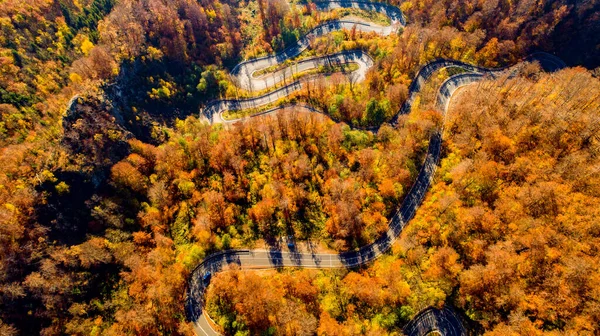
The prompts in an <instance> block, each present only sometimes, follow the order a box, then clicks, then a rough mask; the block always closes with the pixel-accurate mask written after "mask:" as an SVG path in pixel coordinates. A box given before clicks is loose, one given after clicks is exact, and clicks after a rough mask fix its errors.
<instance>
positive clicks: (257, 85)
mask: <svg viewBox="0 0 600 336" xmlns="http://www.w3.org/2000/svg"><path fill="white" fill-rule="evenodd" d="M314 4H315V6H316V9H317V10H318V11H330V10H333V9H336V8H357V9H363V10H369V11H375V12H379V13H382V14H384V15H386V16H387V17H388V18H389V19H390V25H388V26H381V25H378V24H375V23H372V22H367V21H364V20H361V19H357V18H348V19H344V20H332V21H328V22H325V23H323V24H320V25H318V26H317V27H315V28H313V29H312V30H311V31H310V32H308V33H307V34H306V35H304V36H303V37H302V38H300V39H299V40H298V41H297V42H296V43H295V44H293V45H291V46H289V47H288V48H286V49H285V50H283V51H281V52H279V53H277V54H274V55H268V56H264V57H259V58H254V59H251V60H247V61H244V62H241V63H239V64H238V65H236V66H235V68H233V70H232V71H231V75H232V77H233V78H234V80H235V82H236V83H237V85H238V86H240V87H241V88H243V89H245V90H248V91H250V92H253V91H261V90H264V89H267V88H269V87H272V86H273V85H276V84H277V83H279V82H281V81H282V80H284V78H291V77H292V75H293V74H295V73H297V72H301V71H306V70H308V69H312V68H316V67H318V66H319V65H320V62H326V61H327V59H328V57H330V56H333V55H330V56H322V57H316V58H313V59H312V61H303V62H301V63H302V66H303V69H299V68H297V66H296V65H293V66H290V67H287V68H285V70H284V71H283V72H282V73H279V74H267V75H264V76H260V77H258V78H257V77H255V76H254V75H255V72H257V71H259V70H263V69H266V68H268V67H270V66H273V65H279V64H281V63H283V62H284V61H286V60H288V59H291V58H294V57H296V56H298V55H300V54H301V53H302V52H303V51H304V50H306V49H307V48H309V47H310V41H312V40H313V39H315V38H317V37H320V36H323V35H326V34H329V33H331V32H333V31H338V30H342V29H348V30H351V29H355V30H356V31H360V32H367V33H368V32H374V33H377V34H380V35H383V36H387V35H390V34H392V33H394V32H397V31H398V30H399V29H400V27H403V26H404V25H405V24H406V22H405V20H404V16H403V14H402V12H401V11H400V9H399V8H398V7H395V6H392V5H389V4H385V3H381V2H371V1H363V0H328V1H324V0H322V1H315V2H314ZM317 60H320V62H315V61H317ZM298 64H300V63H298ZM284 75H285V76H287V77H284Z"/></svg>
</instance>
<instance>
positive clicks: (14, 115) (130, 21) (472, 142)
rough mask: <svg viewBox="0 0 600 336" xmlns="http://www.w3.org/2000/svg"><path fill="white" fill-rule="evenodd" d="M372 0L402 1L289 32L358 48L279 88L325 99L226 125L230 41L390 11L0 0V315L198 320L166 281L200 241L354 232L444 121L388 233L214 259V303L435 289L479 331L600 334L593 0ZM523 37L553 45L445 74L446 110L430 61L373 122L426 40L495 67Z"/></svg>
mask: <svg viewBox="0 0 600 336" xmlns="http://www.w3.org/2000/svg"><path fill="white" fill-rule="evenodd" d="M388 2H389V3H390V4H392V5H396V6H398V7H399V8H400V9H401V10H402V11H403V13H404V15H405V16H406V19H407V25H406V27H404V28H402V29H401V30H400V31H399V32H398V33H397V34H393V35H391V36H387V37H383V36H379V35H377V34H372V33H361V32H356V31H353V30H349V31H348V30H346V31H338V32H334V33H332V34H329V35H327V36H325V37H322V38H319V39H316V40H314V41H312V42H311V47H310V49H309V50H307V51H306V52H305V53H304V54H302V55H301V57H300V58H302V57H309V56H316V55H324V54H327V53H333V52H337V51H342V50H350V49H360V50H363V51H365V52H367V53H368V54H369V55H370V56H371V57H372V58H373V60H374V66H373V67H372V68H371V69H370V70H369V71H368V72H367V75H366V79H365V80H364V81H362V82H360V83H357V82H353V81H352V80H347V79H346V78H345V77H344V76H343V75H341V74H332V75H331V76H328V77H326V78H322V79H318V80H315V81H314V84H313V85H314V86H313V87H312V89H304V90H299V91H298V92H296V93H294V95H292V96H290V97H289V98H288V101H287V102H289V103H297V102H303V103H307V104H310V105H311V106H314V107H315V108H317V109H319V110H320V111H322V112H323V115H320V114H318V115H317V114H307V113H304V112H300V111H287V112H286V113H279V114H275V115H272V116H268V117H264V118H260V119H259V118H256V119H250V120H249V121H248V122H244V123H239V124H235V125H232V126H223V125H209V124H207V123H206V122H204V121H203V120H202V119H201V118H200V117H199V113H198V111H199V110H200V109H201V108H203V107H204V106H206V104H207V103H208V102H210V101H213V100H215V99H220V98H234V97H242V96H248V95H250V93H248V92H242V91H240V90H239V89H238V88H237V87H236V83H235V82H234V81H233V80H232V78H231V76H230V73H231V70H232V69H233V67H234V66H235V65H236V64H237V63H238V62H240V61H242V60H245V59H250V58H254V57H260V56H264V55H268V54H270V53H273V52H278V51H281V50H284V49H285V48H286V47H287V46H289V45H292V44H293V43H295V42H296V41H297V40H298V39H299V38H300V37H301V36H302V35H303V34H305V33H307V32H308V31H310V30H311V29H312V28H314V27H316V26H317V25H319V24H320V23H323V22H327V21H329V20H332V19H336V18H341V17H345V16H352V17H359V18H361V19H364V20H371V21H375V22H380V23H385V17H382V16H381V15H377V14H376V13H371V12H367V11H362V10H356V11H354V10H352V11H344V10H336V11H332V12H330V13H323V12H320V11H317V10H315V8H316V7H315V4H314V3H312V1H299V0H294V1H284V0H244V1H237V0H199V1H194V0H78V1H72V0H27V1H23V0H7V1H2V2H1V3H0V113H1V120H0V167H2V168H1V169H0V335H2V336H4V335H7V336H13V335H65V334H67V335H194V334H195V333H194V330H193V324H192V323H191V322H190V321H189V319H188V318H187V317H186V312H185V309H184V308H185V305H184V301H185V296H186V289H187V286H188V285H187V281H188V279H189V276H190V273H191V271H192V270H193V269H194V267H196V265H197V264H198V263H200V262H201V261H202V260H203V258H204V257H205V256H207V255H209V254H210V253H213V252H218V251H223V250H226V249H230V248H255V247H256V248H264V247H267V246H270V245H272V244H277V243H278V242H280V241H281V239H282V238H283V237H287V236H289V235H292V234H293V235H294V236H295V237H296V239H298V240H299V241H301V242H303V243H306V244H311V245H313V246H315V248H316V249H317V250H319V251H326V252H344V251H352V250H354V249H356V248H357V247H359V246H363V245H365V244H368V243H371V242H373V241H374V240H375V239H376V238H377V237H378V236H379V235H380V234H381V233H382V232H384V231H385V230H386V229H387V222H388V219H389V218H390V216H391V215H392V214H393V213H394V212H395V210H396V208H397V205H398V204H400V203H401V202H402V201H403V199H404V197H405V195H406V193H407V191H408V190H409V188H410V187H411V186H412V185H413V183H414V181H415V179H416V178H417V174H418V172H419V169H420V168H421V165H422V162H423V160H424V156H425V154H426V151H427V148H428V145H429V139H430V136H431V134H432V132H434V130H435V129H437V128H438V127H441V125H444V136H443V139H444V142H443V146H442V149H443V154H442V160H441V162H440V163H439V168H438V171H437V172H436V175H435V179H434V183H433V185H432V188H431V190H430V191H429V192H428V193H427V196H426V198H425V200H424V202H423V204H422V206H421V207H420V208H419V210H418V212H417V214H416V217H415V218H414V219H413V220H411V221H410V223H409V225H408V226H407V227H406V229H405V230H404V231H403V233H402V235H401V237H400V240H399V241H398V242H397V243H395V244H394V246H393V248H392V251H390V252H389V253H387V254H385V255H384V256H382V257H381V258H379V259H378V260H377V261H375V262H373V263H371V264H369V265H368V266H365V267H362V268H355V269H341V270H333V271H331V270H330V271H325V270H293V269H281V270H276V271H260V272H247V271H242V270H239V269H232V270H231V271H228V272H221V273H219V274H216V275H215V276H214V278H213V279H212V280H211V285H210V287H209V289H208V291H207V293H206V301H207V303H206V309H207V311H208V312H209V314H210V315H211V317H212V318H213V319H214V320H215V322H216V324H217V325H219V326H220V327H221V328H222V329H223V331H224V332H225V333H226V334H228V335H254V334H271V335H311V334H318V335H355V334H356V335H358V334H361V335H362V334H368V335H385V334H395V335H397V334H399V333H401V330H402V327H403V326H404V325H405V324H406V323H407V322H408V321H409V320H410V319H412V318H413V317H414V316H415V315H416V314H417V313H418V312H419V311H420V310H422V309H423V308H426V307H428V306H435V307H441V306H443V305H444V304H451V305H453V306H454V307H456V308H457V309H458V310H460V311H461V312H462V314H463V315H464V318H465V320H469V321H470V324H472V328H473V330H477V331H478V332H480V333H485V334H489V335H506V334H515V335H542V334H581V335H594V334H596V333H598V325H600V290H599V288H598V284H599V283H600V273H599V272H598V269H597V267H596V265H597V264H598V262H599V260H598V258H599V251H598V246H600V241H599V239H600V223H599V222H598V220H597V218H598V216H599V215H600V213H599V211H600V161H599V154H600V153H599V150H600V144H599V141H600V139H599V138H598V133H599V132H598V131H599V129H598V125H599V124H600V123H599V119H598V118H599V116H598V111H599V110H600V79H599V77H600V68H598V67H599V66H600V63H599V60H600V54H599V53H600V48H598V46H600V18H599V17H598V13H600V3H599V2H598V1H596V0H592V1H585V2H581V1H566V0H557V1H538V2H533V1H527V0H516V1H496V0H485V1H455V0H444V1H430V0H419V1H402V2H400V1H396V0H390V1H388ZM539 50H543V51H547V52H551V53H555V54H556V55H558V56H559V57H561V58H562V59H563V60H565V62H566V63H567V64H568V65H569V68H568V69H565V70H562V71H559V72H557V73H552V74H546V73H543V72H542V71H541V70H540V69H539V67H538V66H537V65H535V64H530V65H527V66H526V68H525V69H522V70H521V71H520V72H519V74H518V75H517V76H516V77H514V78H508V77H502V78H499V79H496V80H492V79H489V80H486V81H484V82H481V83H479V84H475V85H472V86H469V87H466V88H464V89H461V90H460V91H459V92H458V93H457V94H456V95H455V97H454V98H453V100H452V103H451V106H450V109H449V111H448V115H447V116H446V117H445V118H444V117H443V116H442V115H441V114H440V112H439V111H437V110H436V108H435V106H434V103H433V97H434V95H435V93H436V90H437V88H438V86H439V84H440V83H441V82H443V81H444V80H445V79H446V78H448V76H450V75H452V74H454V73H453V72H451V71H446V70H443V71H440V72H439V73H436V75H435V76H434V79H433V80H432V82H431V83H428V84H427V85H426V87H425V88H424V89H423V92H422V94H421V95H420V96H419V97H418V101H417V103H414V104H413V110H412V111H411V113H410V114H408V115H406V116H403V117H401V118H400V119H399V120H398V123H397V125H396V126H391V125H389V124H388V122H389V121H390V120H391V118H392V117H393V116H394V115H395V114H396V113H397V111H398V109H399V108H400V106H401V105H402V104H403V103H404V101H405V100H406V99H407V96H408V90H409V87H410V85H411V82H412V79H413V78H414V76H415V74H416V73H417V71H418V70H419V69H420V67H421V66H423V65H424V64H426V63H427V62H429V61H431V60H434V59H437V58H451V59H456V60H460V61H464V62H467V63H472V64H477V65H481V66H488V67H500V66H506V65H511V64H515V63H517V62H518V61H519V60H521V59H523V58H524V57H525V56H527V55H528V54H530V53H531V52H534V51H539ZM481 92H485V94H481ZM329 117H331V118H329ZM333 120H335V121H333ZM338 121H339V122H338ZM373 126H377V127H379V126H380V128H379V131H378V132H373V131H371V130H369V129H368V127H373ZM231 288H234V289H235V290H231ZM226 289H229V290H226Z"/></svg>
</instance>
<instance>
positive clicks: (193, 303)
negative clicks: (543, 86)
mask: <svg viewBox="0 0 600 336" xmlns="http://www.w3.org/2000/svg"><path fill="white" fill-rule="evenodd" d="M326 3H328V4H329V6H325V5H323V7H319V8H324V9H330V8H333V7H332V6H338V5H339V6H351V5H352V4H355V6H363V7H365V6H373V7H372V8H379V9H381V11H382V12H385V13H386V15H388V14H387V13H388V12H389V13H392V14H390V15H388V16H389V17H390V19H391V21H392V26H393V25H394V24H402V25H403V24H404V20H403V18H402V13H401V12H400V11H399V9H397V8H395V7H392V8H390V7H391V6H389V5H386V4H376V3H368V2H362V1H359V2H351V1H331V2H326ZM352 6H354V5H352ZM384 9H385V11H384ZM354 24H356V22H355V23H354ZM390 29H391V28H390ZM324 30H325V29H324ZM329 31H331V30H329ZM314 32H315V31H314V30H313V32H311V33H314ZM305 38H306V37H305ZM305 38H303V39H301V40H300V41H301V42H299V43H298V45H297V46H294V48H292V49H290V50H286V51H284V52H283V53H281V54H277V55H274V56H270V57H265V58H262V59H257V60H252V61H247V62H243V63H241V64H240V65H238V66H237V67H236V68H235V69H234V74H236V76H247V77H248V78H251V77H252V73H254V72H255V71H258V70H260V69H262V68H265V67H269V66H272V65H274V64H278V63H281V62H283V61H285V60H286V59H288V58H291V57H295V56H297V55H298V54H299V53H300V52H301V51H302V50H304V49H306V47H307V46H308V42H306V43H305V42H303V41H304V39H305ZM306 39H307V41H308V38H306ZM302 48H304V49H302ZM300 49H301V50H300ZM348 53H349V54H344V55H338V56H340V57H350V56H351V55H352V54H350V53H354V54H353V55H354V57H357V58H362V57H368V55H366V54H364V53H363V52H360V53H362V54H360V53H359V52H358V51H350V52H348ZM365 55H366V56H365ZM336 57H337V56H336ZM369 59H370V57H369ZM526 60H536V61H538V62H540V64H541V65H542V66H543V67H544V69H545V70H547V71H556V70H559V69H561V68H563V67H565V64H564V62H562V60H560V59H558V58H557V57H555V56H553V55H550V54H546V53H536V54H533V55H531V56H530V57H528V58H527V59H526ZM313 61H314V60H313ZM313 61H303V62H313ZM316 62H318V61H316ZM314 64H317V63H314ZM314 64H313V65H314ZM366 65H367V63H365V66H366ZM371 66H372V60H371ZM307 67H310V65H307ZM450 67H457V68H461V69H462V70H464V72H463V73H461V74H458V75H454V76H451V77H450V78H448V79H447V80H446V81H444V82H443V83H442V84H441V85H440V88H439V90H438V95H437V106H438V108H439V110H440V111H441V112H442V113H443V115H444V116H445V115H446V112H447V109H448V105H449V103H450V100H451V97H452V95H453V94H454V92H456V90H458V89H459V88H461V87H463V86H466V85H469V84H472V83H475V82H478V81H481V80H483V79H486V78H489V79H492V78H495V77H498V76H499V75H502V74H508V75H509V76H511V75H513V74H515V73H516V71H517V69H518V65H517V66H513V67H507V68H500V69H488V68H482V67H477V66H474V65H470V64H466V63H463V62H459V61H453V60H446V59H438V60H435V61H433V62H430V63H428V64H426V65H425V66H423V67H422V68H421V69H420V70H419V72H418V73H417V75H416V76H415V78H414V80H413V82H412V84H411V85H410V87H409V95H408V99H407V100H406V101H405V102H404V104H403V105H402V107H401V108H400V110H399V111H398V113H397V115H396V116H395V117H394V118H393V119H392V121H391V123H392V124H395V123H396V121H397V119H398V117H399V116H400V115H403V114H407V113H409V112H410V111H411V107H412V104H413V102H414V100H415V98H416V96H417V94H418V93H419V92H420V91H421V89H422V88H423V86H424V84H425V83H426V82H427V81H428V80H429V79H430V78H431V77H432V75H433V74H434V73H435V72H436V71H438V70H440V69H443V68H450ZM283 71H293V70H283ZM240 73H245V75H240ZM290 73H291V72H290ZM287 75H288V74H286V76H287ZM279 76H280V77H282V76H283V73H280V74H279ZM254 80H255V79H248V82H247V84H243V85H248V86H251V85H254V84H250V83H252V82H253V81H254ZM308 80H310V79H308ZM276 82H277V80H276V78H275V77H274V80H273V82H272V83H273V84H271V86H272V85H275V83H276ZM240 83H246V82H243V80H240ZM305 83H307V81H306V80H304V81H295V82H293V83H291V84H288V85H285V86H283V87H282V88H280V89H277V90H275V91H272V92H269V93H267V94H265V95H262V96H258V97H254V98H250V99H244V100H221V101H216V102H214V103H212V104H209V105H207V107H206V108H205V109H204V110H203V111H202V113H203V114H204V116H205V117H206V118H207V119H208V120H209V121H210V122H211V123H222V122H225V121H224V120H223V119H222V118H221V114H222V113H223V112H224V111H226V110H230V109H231V110H233V109H235V110H241V109H246V108H253V107H259V106H264V105H267V104H270V103H274V102H276V101H277V100H279V99H281V98H284V97H286V96H288V95H290V94H291V93H293V92H294V91H296V90H298V89H300V88H301V87H302V86H303V85H305ZM267 87H268V86H267ZM287 107H288V106H280V107H276V108H273V109H271V110H268V111H265V112H263V113H260V114H259V115H264V114H269V113H276V112H277V111H280V110H282V109H284V108H287ZM299 107H300V108H302V109H304V110H307V111H309V112H318V111H316V110H315V109H313V108H311V107H310V106H306V105H301V106H299ZM256 116H258V115H254V116H252V117H256ZM238 121H239V120H233V121H229V122H238ZM441 146H442V129H441V128H440V129H438V130H437V131H435V132H434V133H433V135H432V136H431V138H430V141H429V148H428V152H427V154H426V157H425V160H424V163H423V165H422V167H421V170H420V171H419V174H418V176H417V179H416V181H415V182H414V184H413V186H412V187H411V189H410V191H409V192H408V193H407V195H406V197H405V199H404V201H403V202H402V204H401V205H400V207H399V209H398V210H397V212H396V213H395V214H394V215H393V216H392V218H391V220H390V221H389V223H388V230H387V232H385V233H384V234H383V235H382V236H381V237H380V238H379V239H377V240H376V241H375V242H374V243H372V244H369V245H366V246H363V247H362V248H360V249H359V250H357V251H351V252H344V253H340V254H313V253H299V252H295V251H293V250H292V251H289V252H287V251H281V250H229V251H223V252H219V253H216V254H213V255H210V256H208V257H207V258H205V259H204V260H203V261H202V262H201V263H200V265H198V266H197V267H196V268H195V269H194V270H193V271H192V274H191V277H190V280H189V284H188V293H187V298H186V311H187V314H188V317H189V318H190V320H191V321H193V322H194V326H195V330H196V332H197V333H198V334H199V335H220V334H219V332H217V331H216V330H215V329H217V328H218V327H217V326H216V324H215V323H214V322H212V321H211V319H210V317H208V315H207V314H206V313H205V312H204V311H203V305H204V292H205V290H206V288H207V286H208V284H209V283H210V279H211V277H212V276H213V275H214V274H215V273H217V272H219V271H221V270H223V269H224V267H226V266H227V265H231V264H236V265H238V266H239V267H240V268H241V269H271V268H281V267H298V268H316V269H324V268H342V267H345V268H353V267H358V266H361V265H364V264H366V263H368V262H371V261H373V260H374V259H376V258H378V257H379V256H380V255H381V254H383V253H385V252H386V251H388V250H389V249H390V248H391V246H392V244H393V243H394V241H395V240H396V239H397V237H398V236H399V235H400V233H401V232H402V230H403V228H404V227H405V226H406V224H407V223H408V222H409V221H410V220H411V219H412V218H413V217H414V215H415V213H416V211H417V209H418V207H419V205H420V204H421V202H422V200H423V198H424V196H425V193H426V192H427V190H428V188H429V186H430V184H431V180H432V178H433V175H434V173H435V170H436V166H437V162H438V161H439V159H440V153H441ZM403 331H404V333H405V334H407V335H411V336H413V335H414V336H417V335H418V336H423V335H427V334H428V333H430V332H432V331H437V332H439V333H441V334H442V335H446V336H451V335H467V330H466V328H465V327H464V326H463V324H462V322H461V319H460V318H459V317H458V315H457V314H456V313H455V312H454V311H453V310H452V309H450V308H449V307H445V308H443V309H435V308H427V309H425V310H423V311H421V312H420V313H419V314H418V315H417V316H415V318H414V319H413V320H411V321H410V322H409V323H408V324H407V325H406V326H405V327H404V330H403Z"/></svg>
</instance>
